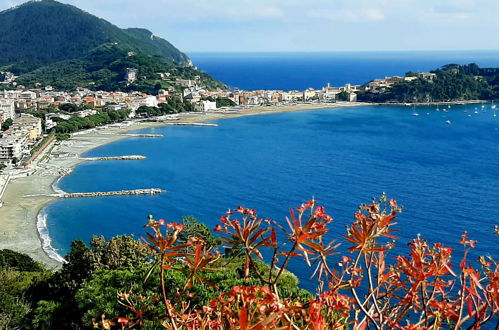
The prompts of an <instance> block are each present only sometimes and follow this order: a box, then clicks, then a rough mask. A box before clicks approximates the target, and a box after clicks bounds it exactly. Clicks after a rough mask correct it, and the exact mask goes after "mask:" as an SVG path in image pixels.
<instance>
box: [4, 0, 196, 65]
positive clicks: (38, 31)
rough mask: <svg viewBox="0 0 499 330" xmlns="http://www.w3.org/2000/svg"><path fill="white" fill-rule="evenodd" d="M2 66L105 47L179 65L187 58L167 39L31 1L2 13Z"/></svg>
mask: <svg viewBox="0 0 499 330" xmlns="http://www.w3.org/2000/svg"><path fill="white" fill-rule="evenodd" d="M0 30H1V31H3V32H2V34H0V64H2V65H5V64H10V63H13V62H19V61H27V62H34V63H40V64H47V63H54V62H58V61H61V60H68V59H75V58H80V57H82V56H84V55H87V54H88V53H89V52H90V51H91V50H93V49H94V48H96V47H98V46H100V45H103V44H106V43H113V42H116V43H119V44H121V45H122V46H123V47H127V48H129V49H130V51H139V52H143V53H146V54H148V55H156V56H161V57H163V58H165V59H169V60H171V61H173V62H175V63H177V64H181V65H184V64H188V63H189V58H188V57H187V56H186V55H185V54H183V53H182V52H180V51H179V50H178V49H177V48H175V47H174V46H173V45H172V44H170V43H169V42H167V41H166V40H164V39H161V38H159V37H156V36H153V33H152V32H150V31H148V30H143V29H120V28H118V27H117V26H115V25H113V24H111V23H109V22H107V21H105V20H103V19H100V18H98V17H96V16H93V15H91V14H89V13H87V12H85V11H83V10H81V9H78V8H76V7H74V6H71V5H67V4H62V3H60V2H57V1H52V0H43V1H30V2H27V3H25V4H23V5H20V6H18V7H14V8H11V9H8V10H5V11H3V12H1V13H0Z"/></svg>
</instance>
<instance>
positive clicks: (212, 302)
mask: <svg viewBox="0 0 499 330" xmlns="http://www.w3.org/2000/svg"><path fill="white" fill-rule="evenodd" d="M399 212H401V208H400V207H399V206H398V205H397V202H396V201H394V200H388V199H387V198H386V197H385V196H382V197H381V198H380V200H379V201H373V202H372V203H371V204H369V205H361V206H360V208H359V211H357V212H356V213H355V221H354V222H353V224H352V225H351V226H349V227H348V228H347V233H346V235H344V236H343V237H344V238H345V240H346V242H347V244H348V251H349V254H348V255H345V256H335V257H332V256H333V255H334V254H335V253H337V251H338V250H337V249H338V247H339V245H340V244H339V243H336V242H334V241H333V242H326V240H325V235H326V234H327V233H328V229H329V227H330V225H331V223H332V221H333V219H332V218H331V217H330V216H329V215H328V214H327V213H326V212H325V210H324V208H323V207H321V206H317V205H316V203H315V201H313V200H312V201H309V202H307V203H305V204H304V205H302V206H300V207H298V208H297V209H296V210H291V213H290V216H289V218H288V219H287V228H286V229H284V228H283V226H281V225H279V224H278V223H277V222H275V221H273V220H270V219H260V218H258V216H257V214H256V212H255V210H252V209H248V208H244V207H238V208H237V209H235V210H234V212H233V213H232V212H228V213H227V215H225V216H222V217H221V219H220V224H219V225H217V226H216V227H215V230H214V231H215V232H217V233H218V236H214V235H212V233H211V231H210V230H209V229H208V228H207V227H206V226H205V225H203V224H201V223H199V222H197V221H196V220H195V219H193V218H191V217H186V218H184V219H183V223H167V222H166V221H165V220H155V219H153V218H152V216H150V218H149V221H148V223H147V224H146V226H147V227H148V228H149V230H150V232H148V233H146V238H144V239H142V240H141V241H139V240H136V239H134V238H133V237H131V236H118V237H115V238H113V239H111V240H109V241H106V240H105V239H104V238H102V237H95V238H94V239H93V240H92V242H91V243H90V247H87V246H86V245H85V244H84V243H83V242H81V241H75V242H73V244H72V246H71V252H70V253H69V254H68V255H67V257H66V260H67V263H66V264H64V265H63V267H62V269H61V270H59V271H57V272H55V273H53V272H50V271H47V270H45V269H44V268H43V267H41V266H40V265H39V264H37V263H36V262H33V261H32V260H31V259H30V258H29V257H26V256H23V255H20V254H17V253H15V252H12V251H7V250H4V251H1V253H0V268H1V272H2V276H1V277H0V281H2V285H1V286H0V296H1V297H2V299H0V328H2V327H3V328H9V329H16V328H18V329H23V328H26V329H32V328H34V329H62V328H63V329H69V328H91V327H95V328H103V329H114V328H116V329H128V328H145V329H160V328H168V329H186V328H194V329H225V328H232V329H275V328H285V329H342V328H345V329H367V328H369V329H388V328H390V329H393V328H396V329H440V328H453V329H464V328H467V329H479V328H481V327H483V326H485V325H490V326H491V327H493V326H497V322H498V316H499V264H498V262H496V261H495V260H493V259H492V258H491V257H488V258H484V257H480V258H479V259H478V261H477V265H478V267H475V266H474V265H473V263H472V262H471V261H469V260H468V257H467V255H468V252H469V251H470V249H472V248H473V247H474V246H475V244H476V242H475V241H473V240H470V239H469V238H468V237H467V234H466V233H464V234H463V235H462V237H461V244H462V245H463V247H464V249H465V252H464V256H463V257H462V259H461V260H460V262H459V264H458V265H453V264H452V250H451V249H450V248H449V247H445V246H443V245H442V244H439V243H436V244H433V245H431V244H430V243H428V242H427V241H425V240H424V239H422V238H420V237H418V238H416V239H414V240H413V241H412V242H411V243H410V244H409V246H410V253H409V255H408V256H398V257H396V258H395V263H390V262H389V260H388V259H387V258H386V254H387V252H388V251H390V250H392V249H393V247H394V240H396V237H394V236H392V233H393V231H394V225H395V220H396V218H397V214H398V213H399ZM496 231H497V228H496ZM281 233H282V237H281ZM496 234H497V232H496ZM222 244H223V246H222ZM222 247H223V248H224V253H223V254H222V252H221V248H222ZM295 258H299V259H302V260H303V262H304V264H308V265H309V266H314V267H315V272H314V278H315V279H316V280H317V284H318V289H317V293H316V294H311V293H309V292H307V291H304V290H301V289H299V288H298V281H297V279H296V277H295V276H294V275H293V274H291V273H289V272H288V271H287V270H286V269H287V266H288V264H289V262H290V261H291V260H292V259H295ZM263 260H268V261H270V262H269V263H268V264H265V263H264V262H263ZM333 260H334V261H335V263H333ZM338 261H339V262H338Z"/></svg>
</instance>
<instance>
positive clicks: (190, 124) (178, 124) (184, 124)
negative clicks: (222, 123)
mask: <svg viewBox="0 0 499 330" xmlns="http://www.w3.org/2000/svg"><path fill="white" fill-rule="evenodd" d="M165 125H171V126H200V127H218V124H211V123H165Z"/></svg>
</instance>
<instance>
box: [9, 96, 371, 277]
mask: <svg viewBox="0 0 499 330" xmlns="http://www.w3.org/2000/svg"><path fill="white" fill-rule="evenodd" d="M362 105H365V104H362V103H337V104H318V105H315V104H312V105H311V104H303V105H295V106H292V105H291V106H280V107H253V108H248V109H245V110H241V111H240V112H235V113H206V114H204V113H203V114H201V113H189V114H184V115H182V116H181V118H180V121H181V122H183V123H200V122H206V121H213V120H218V119H226V118H236V117H243V116H254V115H264V114H274V113H282V112H293V111H305V110H317V109H331V108H341V107H356V106H362ZM168 124H169V122H138V121H133V122H132V123H131V124H130V125H128V126H125V127H106V128H103V129H98V130H91V131H88V132H84V133H83V134H77V135H75V136H73V137H72V138H71V139H70V140H69V141H64V142H63V143H61V144H60V145H51V146H49V147H48V148H47V149H46V152H44V153H43V154H42V155H40V156H39V157H38V159H37V161H36V162H35V163H34V164H32V165H31V168H29V169H28V171H27V172H31V173H32V174H31V175H29V176H24V177H20V178H15V179H12V180H11V182H10V183H9V185H8V186H7V190H6V192H5V195H4V196H3V202H4V205H3V207H1V208H0V249H11V250H15V251H18V252H22V253H26V254H28V255H30V256H31V257H33V258H34V259H35V260H37V261H40V262H42V263H43V264H45V265H47V266H48V267H50V268H57V267H59V266H60V265H61V263H60V261H57V260H55V259H53V258H50V257H49V255H48V254H47V253H46V250H45V249H43V247H42V240H41V238H40V234H39V231H38V228H37V218H38V214H39V213H40V211H41V210H42V209H43V208H44V207H45V206H46V205H47V204H49V203H50V202H53V201H54V200H55V199H56V197H52V196H31V197H25V196H27V195H40V194H45V195H46V194H53V193H54V192H55V191H54V190H53V188H52V186H53V183H54V182H56V181H57V180H59V179H60V178H61V176H64V175H67V174H68V173H70V172H71V171H72V169H73V168H74V167H75V166H76V165H78V164H79V163H81V162H82V161H83V160H81V159H80V156H81V155H82V154H83V153H85V152H88V151H89V150H92V149H94V148H97V147H100V146H102V145H105V144H108V143H112V142H115V141H118V140H120V139H124V138H127V136H126V135H123V134H124V133H126V132H129V131H135V130H140V129H144V128H149V127H157V126H164V125H168ZM110 156H119V155H110ZM25 175H26V174H25Z"/></svg>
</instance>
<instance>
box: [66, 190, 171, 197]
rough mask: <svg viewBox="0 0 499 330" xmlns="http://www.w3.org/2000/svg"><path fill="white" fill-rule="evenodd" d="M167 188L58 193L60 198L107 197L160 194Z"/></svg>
mask: <svg viewBox="0 0 499 330" xmlns="http://www.w3.org/2000/svg"><path fill="white" fill-rule="evenodd" d="M164 192H166V190H163V189H159V188H152V189H135V190H119V191H106V192H89V193H64V194H56V196H57V197H60V198H83V197H107V196H127V195H159V194H162V193H164Z"/></svg>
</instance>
